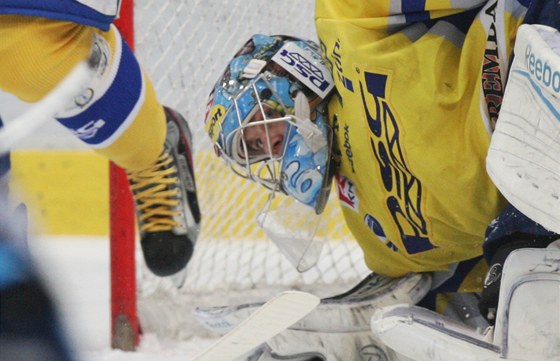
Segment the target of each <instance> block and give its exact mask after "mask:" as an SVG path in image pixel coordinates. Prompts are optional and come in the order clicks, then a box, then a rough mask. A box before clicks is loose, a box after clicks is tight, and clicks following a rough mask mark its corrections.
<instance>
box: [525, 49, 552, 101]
mask: <svg viewBox="0 0 560 361" xmlns="http://www.w3.org/2000/svg"><path fill="white" fill-rule="evenodd" d="M525 65H526V66H527V69H528V70H529V73H530V74H531V78H533V80H534V81H535V82H537V83H538V84H540V85H541V86H542V87H543V88H546V89H548V90H549V91H550V92H551V93H556V94H560V71H559V70H557V69H552V68H551V67H550V64H549V63H548V61H543V60H542V59H541V58H539V57H538V54H537V55H535V53H533V48H532V46H531V45H528V46H527V47H526V48H525Z"/></svg>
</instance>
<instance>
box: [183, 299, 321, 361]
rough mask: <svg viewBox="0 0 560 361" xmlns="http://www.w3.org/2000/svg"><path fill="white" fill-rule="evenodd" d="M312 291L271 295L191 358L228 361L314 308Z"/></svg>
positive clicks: (317, 300) (316, 300) (315, 300)
mask: <svg viewBox="0 0 560 361" xmlns="http://www.w3.org/2000/svg"><path fill="white" fill-rule="evenodd" d="M319 302H320V299H319V298H318V297H316V296H314V295H312V294H309V293H305V292H299V291H287V292H284V293H281V294H280V295H278V296H276V297H274V298H272V299H271V300H270V301H268V302H267V303H265V304H264V305H262V306H261V307H260V308H259V309H257V310H256V311H255V312H253V313H252V314H251V315H250V316H249V317H248V318H247V319H245V320H244V321H243V322H241V323H240V324H239V325H238V326H237V327H236V328H234V329H233V330H231V331H230V332H229V333H227V334H226V335H225V336H223V337H222V338H220V339H219V340H218V341H217V342H216V343H214V344H213V345H211V346H210V347H209V348H208V349H206V350H204V351H202V352H201V353H200V354H198V355H197V356H195V357H194V358H193V359H192V361H230V360H233V359H235V358H237V357H239V356H241V355H243V354H245V353H247V352H249V351H251V350H252V349H253V348H255V347H257V346H259V345H260V344H262V343H264V342H266V341H267V340H268V339H270V338H272V337H274V336H276V335H277V334H279V333H280V332H282V331H284V330H285V329H287V328H288V327H290V326H291V325H293V324H294V323H296V322H297V321H299V320H300V319H302V318H303V317H304V316H306V315H307V314H309V313H310V312H311V311H313V310H314V309H315V307H317V305H318V304H319Z"/></svg>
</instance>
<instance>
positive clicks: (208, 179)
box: [134, 0, 367, 338]
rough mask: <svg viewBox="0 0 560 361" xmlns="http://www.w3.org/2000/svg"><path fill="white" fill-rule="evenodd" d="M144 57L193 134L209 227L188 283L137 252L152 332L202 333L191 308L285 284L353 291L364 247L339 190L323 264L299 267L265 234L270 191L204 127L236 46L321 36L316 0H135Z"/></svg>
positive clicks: (250, 297) (243, 298)
mask: <svg viewBox="0 0 560 361" xmlns="http://www.w3.org/2000/svg"><path fill="white" fill-rule="evenodd" d="M134 12H135V15H134V16H135V37H136V44H135V48H136V54H137V56H138V58H139V60H140V62H141V63H142V64H143V66H144V68H145V69H146V70H147V72H148V74H149V76H150V78H151V79H152V81H153V83H154V86H155V88H156V92H157V94H158V97H159V98H160V100H161V101H162V102H163V103H164V104H166V105H168V106H171V107H173V108H174V109H176V110H178V111H179V112H181V113H182V114H183V115H184V116H185V117H186V118H187V119H188V121H189V124H190V128H191V131H192V132H193V134H194V143H195V151H196V164H195V172H196V182H197V187H198V192H199V202H200V206H201V210H202V216H203V220H202V229H201V234H200V238H199V240H198V243H197V247H196V250H195V254H194V256H193V259H192V260H191V262H190V263H189V266H188V274H187V279H186V282H185V285H184V287H183V288H181V289H180V290H177V289H176V288H175V287H174V286H173V285H172V283H171V282H168V280H165V282H162V281H161V280H160V279H157V278H155V277H152V276H151V275H150V274H149V272H148V271H147V270H146V269H145V267H144V266H143V265H142V264H141V262H142V256H141V254H140V253H138V254H137V259H138V260H139V262H140V264H139V267H138V275H139V276H138V277H139V282H138V287H139V299H138V307H139V315H140V320H141V323H142V327H143V329H144V331H151V330H153V331H157V332H159V333H165V334H172V335H174V336H175V337H180V338H188V337H190V336H192V335H193V334H200V333H199V332H200V328H199V327H198V326H197V325H196V323H195V322H194V321H193V319H192V318H191V316H190V312H191V309H192V307H193V305H219V304H229V303H232V302H252V301H256V300H263V299H266V298H268V297H269V296H270V295H271V294H273V293H277V292H279V290H280V289H288V288H292V289H293V288H297V289H306V290H312V291H313V292H316V293H317V294H318V295H328V294H334V293H337V292H340V291H343V290H346V289H348V288H349V287H350V286H352V285H353V284H354V283H356V282H358V281H359V280H360V279H361V278H362V277H363V276H364V275H365V274H366V273H367V271H366V267H365V266H364V264H363V260H362V253H361V250H360V249H359V248H358V247H357V246H356V245H355V243H354V242H353V241H352V240H351V237H350V234H349V232H348V230H347V229H346V227H345V226H344V220H343V218H342V215H341V213H340V210H339V209H338V206H337V205H336V200H335V198H336V197H332V196H331V202H330V204H329V205H328V207H327V211H326V212H328V213H327V219H328V224H327V225H326V226H325V229H323V230H322V232H323V236H327V237H328V239H330V240H331V241H329V242H328V243H327V247H326V249H325V251H324V252H323V256H322V258H321V260H320V263H319V265H318V267H316V268H315V269H312V270H311V271H308V272H306V273H304V274H299V273H297V272H296V271H295V270H294V268H293V267H292V266H291V264H290V263H289V262H288V261H287V260H285V259H284V258H283V256H281V255H280V253H279V251H278V250H277V249H276V247H275V246H274V245H273V243H272V242H271V241H269V240H266V237H265V235H264V232H262V231H261V230H259V229H258V228H257V227H256V223H255V221H254V219H255V217H256V212H257V211H258V210H259V209H260V208H261V207H262V205H263V203H264V202H265V198H266V195H267V193H266V192H264V189H262V188H261V187H260V186H258V185H255V184H252V183H249V182H247V181H246V180H243V179H241V178H239V177H237V176H236V175H234V174H233V172H231V171H230V170H228V169H226V168H225V166H224V164H223V163H222V162H221V161H219V160H218V159H217V158H216V156H215V155H214V153H213V151H211V145H210V141H209V139H208V136H207V135H206V133H205V132H204V126H203V125H204V112H205V111H206V102H207V95H208V93H209V92H210V90H211V88H212V85H213V84H214V82H215V80H216V79H217V78H218V76H219V75H220V73H221V72H222V71H223V69H224V68H225V65H226V63H227V62H228V60H229V59H230V58H231V57H232V56H233V54H234V53H235V51H236V50H238V48H239V47H240V46H241V45H242V44H243V43H244V42H245V41H246V40H247V39H248V38H249V37H250V36H251V35H253V34H255V33H263V34H286V35H293V36H298V37H303V38H309V39H315V38H316V36H315V30H314V23H313V15H314V0H266V1H265V0H243V1H233V0H232V1H228V0H196V1H184V0H183V1H181V0H166V1H161V0H136V1H135V8H134Z"/></svg>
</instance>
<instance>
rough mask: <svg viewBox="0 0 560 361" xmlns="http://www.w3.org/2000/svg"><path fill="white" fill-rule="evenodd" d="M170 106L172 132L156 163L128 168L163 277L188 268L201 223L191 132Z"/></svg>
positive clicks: (153, 264) (143, 229) (146, 242)
mask: <svg viewBox="0 0 560 361" xmlns="http://www.w3.org/2000/svg"><path fill="white" fill-rule="evenodd" d="M164 110H165V115H166V118H167V135H166V139H165V148H164V150H163V152H162V154H161V155H160V157H159V159H158V160H157V162H156V163H155V164H154V165H153V167H152V168H149V169H145V170H141V171H130V172H128V179H129V182H130V187H131V190H132V193H133V195H134V201H135V204H136V218H137V222H138V227H139V231H140V243H141V245H142V251H143V253H144V259H145V261H146V265H147V266H148V268H149V269H150V270H151V271H152V272H153V273H154V274H156V275H157V276H170V275H173V274H176V273H178V272H179V271H181V270H183V269H184V268H185V267H186V265H187V263H188V261H189V259H190V258H191V256H192V253H193V249H194V244H195V242H196V239H197V237H198V232H199V228H200V210H199V207H198V200H197V194H196V185H195V180H194V167H193V160H192V151H191V133H190V130H189V128H188V124H187V122H186V121H185V119H184V118H183V117H182V116H181V115H179V114H178V113H177V112H175V111H174V110H172V109H170V108H167V107H164Z"/></svg>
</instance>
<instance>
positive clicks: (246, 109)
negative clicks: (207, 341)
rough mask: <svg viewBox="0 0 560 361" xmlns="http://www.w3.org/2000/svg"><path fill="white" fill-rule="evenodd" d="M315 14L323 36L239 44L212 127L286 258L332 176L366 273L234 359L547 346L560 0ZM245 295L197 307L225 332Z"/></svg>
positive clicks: (302, 252) (520, 353) (329, 0)
mask: <svg viewBox="0 0 560 361" xmlns="http://www.w3.org/2000/svg"><path fill="white" fill-rule="evenodd" d="M315 19H316V27H317V34H318V36H319V43H318V44H316V43H315V42H313V41H309V40H303V39H299V38H297V37H292V36H284V35H272V36H270V35H254V36H253V37H251V38H250V39H249V40H248V41H247V42H246V43H245V44H244V45H243V46H242V47H241V49H240V50H239V51H238V52H237V53H236V54H235V56H234V57H233V59H231V60H230V62H229V63H228V65H227V68H226V70H225V71H224V72H223V73H222V75H221V76H220V78H219V80H218V82H217V83H216V84H215V86H214V88H213V89H212V91H211V93H210V97H209V101H208V108H207V115H206V122H205V126H206V131H207V133H208V135H209V136H210V139H211V140H212V142H213V143H214V148H215V151H216V154H217V155H218V156H219V157H221V158H222V159H223V160H224V161H225V163H226V165H227V166H228V167H230V168H231V169H232V170H233V171H235V172H236V173H237V174H239V175H240V176H242V177H245V178H247V179H249V180H251V181H254V182H257V183H259V184H262V185H263V186H265V187H266V188H268V189H269V190H270V202H268V203H267V205H266V206H265V208H264V209H263V210H261V212H260V213H259V216H258V217H257V221H258V222H259V224H260V225H261V226H262V227H263V229H264V230H265V231H266V232H267V234H268V235H269V236H270V238H271V239H272V240H273V241H274V242H275V243H276V244H277V246H278V247H279V249H280V250H281V251H282V252H283V253H284V254H285V256H286V257H287V258H288V259H289V260H290V261H291V262H292V263H293V264H294V266H295V267H296V268H297V269H298V270H300V271H305V270H307V269H309V268H310V267H313V265H314V264H315V263H316V261H317V258H318V257H320V254H321V244H320V243H318V242H316V241H314V239H313V233H314V230H315V229H317V228H318V227H321V223H320V217H321V214H322V212H323V209H324V206H325V203H326V200H327V198H328V197H329V195H330V190H331V186H332V183H335V184H336V188H337V195H338V198H339V201H340V204H341V208H342V210H343V214H344V221H345V222H346V224H347V225H348V228H349V229H350V231H351V232H352V234H353V236H354V237H355V239H356V241H357V242H358V243H359V245H360V246H361V248H362V249H363V252H364V257H365V261H366V264H367V266H368V267H369V268H370V269H371V271H372V274H371V275H370V276H369V277H368V278H366V279H365V280H364V281H363V282H361V283H360V284H359V285H357V286H356V287H355V288H353V289H352V290H350V291H349V292H347V293H345V294H342V295H338V296H334V297H331V298H326V299H323V300H322V302H321V303H320V304H319V306H317V308H316V309H315V311H313V312H312V313H310V314H309V315H307V316H306V317H304V318H303V319H302V320H301V321H299V322H297V323H296V324H294V325H293V326H291V327H289V328H288V329H286V330H284V331H282V332H281V333H280V334H278V335H277V336H275V337H273V338H272V339H270V340H268V341H267V342H266V343H265V344H263V345H261V346H259V347H258V348H256V349H254V350H251V351H250V352H248V353H247V354H246V355H245V356H244V357H243V358H244V359H248V360H268V359H282V360H287V359H289V360H310V359H323V360H362V359H363V360H366V359H367V360H498V359H505V360H558V359H560V292H559V290H560V288H559V287H560V272H559V265H560V249H559V248H558V242H557V240H559V239H560V235H559V234H558V232H560V213H559V212H560V162H559V161H558V155H559V154H560V152H559V151H560V33H559V31H558V29H559V28H560V3H559V2H558V1H557V0H534V1H521V0H519V1H517V0H507V1H505V0H491V1H485V0H484V1H483V0H472V1H459V2H451V3H450V2H448V1H437V0H436V1H429V2H423V1H422V2H419V1H407V0H404V1H390V0H385V1H375V2H373V1H366V2H363V1H359V2H358V1H356V2H348V1H336V0H322V1H317V5H316V13H315ZM333 181H334V182H333ZM287 200H290V201H293V202H290V201H287ZM287 204H290V205H289V206H288V205H287ZM341 222H342V220H341ZM254 307H255V306H251V305H241V306H231V307H224V308H219V309H200V310H199V312H198V316H199V318H200V319H201V320H202V321H203V322H204V323H205V324H207V325H208V326H209V327H211V328H212V327H213V328H214V329H216V328H217V329H218V330H220V331H227V330H225V329H220V326H223V325H228V326H232V325H235V324H236V323H239V321H237V320H241V319H243V318H245V317H247V315H249V314H250V313H251V310H254ZM216 325H217V326H216Z"/></svg>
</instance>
